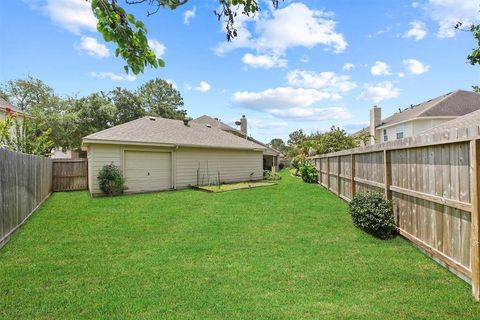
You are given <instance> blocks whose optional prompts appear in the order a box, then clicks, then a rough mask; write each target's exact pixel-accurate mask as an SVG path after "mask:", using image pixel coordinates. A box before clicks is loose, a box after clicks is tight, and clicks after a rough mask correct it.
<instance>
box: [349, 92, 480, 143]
mask: <svg viewBox="0 0 480 320" xmlns="http://www.w3.org/2000/svg"><path fill="white" fill-rule="evenodd" d="M476 110H480V94H478V93H475V92H470V91H464V90H457V91H453V92H450V93H447V94H445V95H443V96H440V97H437V98H434V99H432V100H428V101H425V102H422V103H420V104H418V105H411V106H410V107H408V108H406V109H404V110H400V111H399V112H397V113H395V114H393V115H392V116H390V117H388V118H385V119H383V120H382V112H381V108H379V107H377V106H375V107H373V108H372V109H371V110H370V126H369V128H365V129H363V130H361V131H359V132H357V133H355V134H354V135H359V134H362V133H363V134H367V135H369V136H370V144H375V143H381V142H386V141H392V140H396V139H402V138H406V137H411V136H414V135H417V134H419V133H421V132H423V131H425V130H428V129H430V128H434V127H436V126H438V125H440V124H442V123H445V122H447V121H450V120H453V119H456V118H457V117H460V116H464V115H466V114H469V113H471V112H474V111H476Z"/></svg>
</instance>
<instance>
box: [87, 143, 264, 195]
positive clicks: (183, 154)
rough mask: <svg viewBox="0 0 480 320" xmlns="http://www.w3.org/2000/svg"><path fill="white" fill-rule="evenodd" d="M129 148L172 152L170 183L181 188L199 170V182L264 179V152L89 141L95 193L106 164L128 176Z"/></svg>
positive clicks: (194, 182)
mask: <svg viewBox="0 0 480 320" xmlns="http://www.w3.org/2000/svg"><path fill="white" fill-rule="evenodd" d="M129 150H137V151H159V152H160V151H161V152H169V154H171V156H172V160H171V164H170V165H171V169H172V177H171V179H172V181H171V182H170V183H171V184H173V185H174V186H175V187H176V188H178V189H181V188H186V187H189V186H195V185H197V169H198V170H199V180H200V181H199V182H200V184H208V183H216V182H217V180H218V173H220V182H222V183H228V182H238V181H249V180H261V179H262V177H263V154H262V151H254V150H228V149H212V148H183V147H179V148H177V149H175V148H165V147H142V146H129V145H109V144H90V145H89V147H88V161H89V163H88V167H89V168H88V175H89V176H88V179H89V190H90V192H91V193H92V194H94V195H96V194H101V193H102V191H101V190H100V188H99V185H98V179H97V177H98V173H99V171H100V170H101V169H102V167H103V166H104V165H106V164H111V163H113V164H114V165H116V166H118V167H120V169H121V170H122V172H124V175H125V152H128V151H129ZM251 173H253V175H250V174H251ZM134 191H135V190H134Z"/></svg>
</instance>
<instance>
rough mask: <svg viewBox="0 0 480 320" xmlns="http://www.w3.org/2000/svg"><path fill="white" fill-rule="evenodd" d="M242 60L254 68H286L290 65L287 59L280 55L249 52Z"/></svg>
mask: <svg viewBox="0 0 480 320" xmlns="http://www.w3.org/2000/svg"><path fill="white" fill-rule="evenodd" d="M242 62H243V63H245V64H246V65H248V66H250V67H252V68H263V69H270V68H285V67H286V66H287V65H288V61H287V59H283V58H281V57H280V56H279V55H275V54H272V55H269V54H260V55H253V54H251V53H247V54H245V55H244V56H243V58H242Z"/></svg>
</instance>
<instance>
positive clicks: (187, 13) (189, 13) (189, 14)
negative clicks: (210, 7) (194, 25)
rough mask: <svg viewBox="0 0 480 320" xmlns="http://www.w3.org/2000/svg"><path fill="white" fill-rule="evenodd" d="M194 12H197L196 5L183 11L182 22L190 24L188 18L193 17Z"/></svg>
mask: <svg viewBox="0 0 480 320" xmlns="http://www.w3.org/2000/svg"><path fill="white" fill-rule="evenodd" d="M196 12H197V7H195V6H194V7H193V8H192V9H191V10H187V11H185V13H184V14H183V23H185V24H190V20H192V19H193V18H195V14H196Z"/></svg>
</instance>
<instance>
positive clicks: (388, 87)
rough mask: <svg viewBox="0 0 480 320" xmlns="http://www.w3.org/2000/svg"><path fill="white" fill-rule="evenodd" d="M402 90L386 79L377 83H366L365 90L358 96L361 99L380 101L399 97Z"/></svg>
mask: <svg viewBox="0 0 480 320" xmlns="http://www.w3.org/2000/svg"><path fill="white" fill-rule="evenodd" d="M399 95H400V90H399V89H398V88H396V87H395V86H394V85H393V84H392V83H391V82H390V81H384V82H381V83H378V84H376V85H366V86H365V90H364V91H363V92H362V93H361V94H360V96H359V97H358V98H359V99H361V100H372V101H374V102H380V101H383V100H387V99H393V98H397V97H398V96H399Z"/></svg>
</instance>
